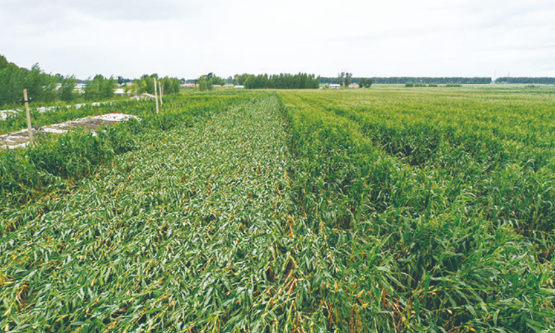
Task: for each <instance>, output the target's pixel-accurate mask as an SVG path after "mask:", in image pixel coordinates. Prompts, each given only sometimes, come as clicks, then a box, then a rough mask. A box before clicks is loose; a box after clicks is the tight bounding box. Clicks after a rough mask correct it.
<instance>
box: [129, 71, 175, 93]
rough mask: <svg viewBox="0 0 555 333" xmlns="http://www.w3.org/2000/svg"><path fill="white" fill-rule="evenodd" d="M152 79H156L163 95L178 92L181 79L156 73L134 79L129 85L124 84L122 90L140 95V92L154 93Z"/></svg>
mask: <svg viewBox="0 0 555 333" xmlns="http://www.w3.org/2000/svg"><path fill="white" fill-rule="evenodd" d="M154 79H156V81H157V83H156V84H157V86H158V87H159V88H158V89H162V93H163V94H164V95H172V94H177V93H178V92H179V89H180V88H179V86H180V85H181V82H182V81H181V80H179V79H177V78H174V77H168V76H166V77H163V78H159V77H158V74H151V75H148V74H145V75H143V76H141V78H140V79H138V80H135V81H134V82H133V84H132V85H131V86H125V88H124V90H125V91H126V92H128V93H130V94H132V95H140V94H142V93H148V94H151V95H154V94H155V92H154Z"/></svg>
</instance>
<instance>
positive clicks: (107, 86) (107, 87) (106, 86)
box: [101, 77, 116, 98]
mask: <svg viewBox="0 0 555 333" xmlns="http://www.w3.org/2000/svg"><path fill="white" fill-rule="evenodd" d="M115 90H116V80H114V78H113V77H110V78H109V79H107V80H104V82H102V87H101V97H102V98H113V97H114V91H115Z"/></svg>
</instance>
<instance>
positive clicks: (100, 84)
mask: <svg viewBox="0 0 555 333" xmlns="http://www.w3.org/2000/svg"><path fill="white" fill-rule="evenodd" d="M86 84H87V85H86V86H85V99H86V100H88V101H97V100H102V99H110V98H113V97H114V91H115V90H116V81H115V80H114V78H113V77H110V78H109V79H106V78H104V77H103V76H102V75H100V74H99V75H96V76H95V77H94V78H93V79H92V80H88V81H87V82H86Z"/></svg>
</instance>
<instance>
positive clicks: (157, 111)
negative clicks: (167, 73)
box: [154, 78, 160, 114]
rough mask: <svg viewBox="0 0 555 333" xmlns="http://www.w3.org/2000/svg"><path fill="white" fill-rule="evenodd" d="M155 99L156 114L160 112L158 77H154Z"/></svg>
mask: <svg viewBox="0 0 555 333" xmlns="http://www.w3.org/2000/svg"><path fill="white" fill-rule="evenodd" d="M154 99H155V100H156V114H158V113H160V111H159V110H158V88H157V86H156V78H154Z"/></svg>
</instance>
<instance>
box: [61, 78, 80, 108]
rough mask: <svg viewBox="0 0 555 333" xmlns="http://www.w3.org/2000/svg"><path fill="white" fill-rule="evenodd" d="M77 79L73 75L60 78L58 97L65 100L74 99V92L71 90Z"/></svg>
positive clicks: (73, 88) (70, 100)
mask: <svg viewBox="0 0 555 333" xmlns="http://www.w3.org/2000/svg"><path fill="white" fill-rule="evenodd" d="M76 83H77V80H76V79H75V76H73V75H72V76H69V77H66V78H64V79H63V80H62V86H61V87H60V90H59V94H60V99H61V100H62V101H65V102H72V101H73V100H75V94H74V92H73V90H75V86H76Z"/></svg>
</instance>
